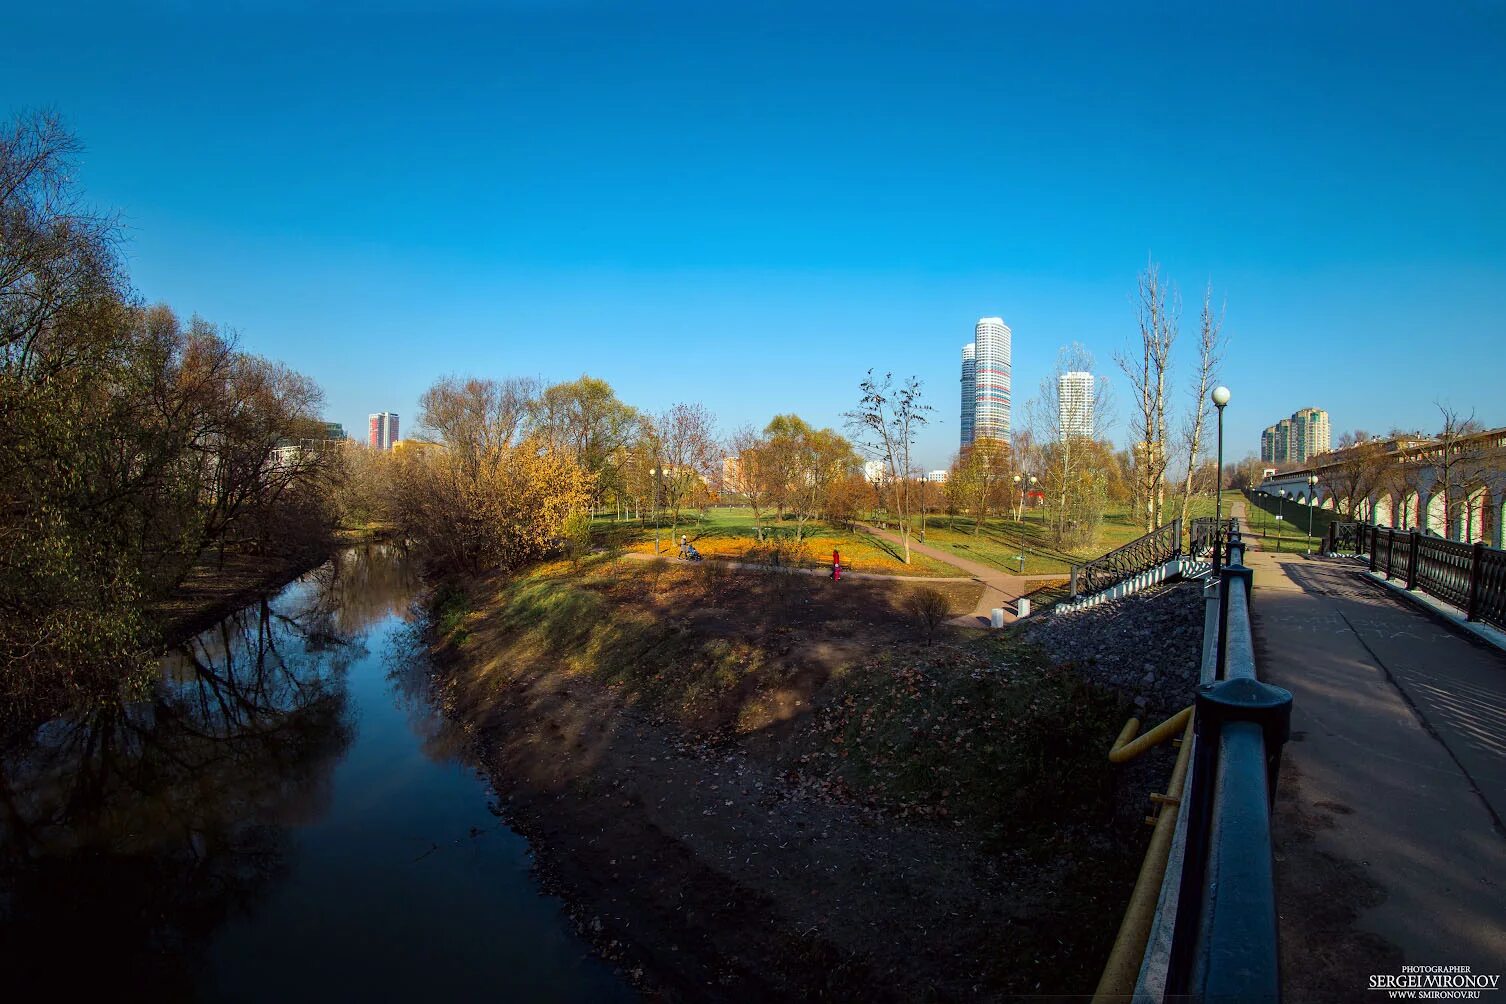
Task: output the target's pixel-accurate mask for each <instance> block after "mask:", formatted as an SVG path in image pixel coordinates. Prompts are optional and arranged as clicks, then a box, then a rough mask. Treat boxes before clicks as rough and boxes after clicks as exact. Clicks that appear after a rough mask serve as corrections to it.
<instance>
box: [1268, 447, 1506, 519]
mask: <svg viewBox="0 0 1506 1004" xmlns="http://www.w3.org/2000/svg"><path fill="white" fill-rule="evenodd" d="M1314 475H1316V476H1317V478H1318V484H1317V486H1316V487H1311V486H1310V485H1309V479H1310V478H1311V477H1312V476H1314ZM1282 489H1285V490H1286V493H1287V498H1289V499H1292V500H1293V501H1295V502H1296V503H1297V504H1299V505H1317V506H1319V507H1320V508H1323V509H1328V510H1331V511H1334V512H1337V513H1338V514H1340V515H1342V516H1346V517H1349V518H1351V519H1355V520H1358V521H1359V522H1362V523H1373V524H1375V525H1377V526H1389V527H1395V528H1396V529H1398V530H1413V529H1417V530H1422V531H1424V532H1426V533H1431V534H1435V535H1437V536H1440V537H1447V538H1449V539H1450V540H1461V541H1465V542H1467V543H1474V542H1476V541H1482V542H1484V543H1485V544H1486V546H1488V547H1495V548H1499V547H1501V546H1502V545H1503V543H1506V541H1503V535H1502V525H1503V523H1506V428H1499V429H1490V430H1487V431H1484V432H1478V433H1471V434H1469V435H1467V436H1459V437H1454V438H1451V439H1449V440H1439V439H1425V438H1402V439H1388V440H1381V441H1372V442H1370V443H1367V444H1362V445H1361V446H1356V447H1350V448H1348V449H1341V450H1334V451H1332V452H1329V453H1323V454H1319V455H1318V456H1316V457H1313V458H1311V459H1310V460H1309V461H1308V462H1307V463H1306V464H1305V465H1303V466H1302V467H1298V468H1293V469H1292V470H1287V471H1280V472H1279V473H1277V474H1274V475H1272V476H1270V477H1267V478H1265V480H1264V481H1262V482H1261V484H1260V485H1258V486H1257V487H1256V490H1257V491H1263V492H1267V493H1269V494H1272V495H1275V494H1276V493H1278V492H1279V491H1281V490H1282Z"/></svg>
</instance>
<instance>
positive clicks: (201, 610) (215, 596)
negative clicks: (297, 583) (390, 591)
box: [147, 525, 393, 649]
mask: <svg viewBox="0 0 1506 1004" xmlns="http://www.w3.org/2000/svg"><path fill="white" fill-rule="evenodd" d="M392 535H393V530H392V529H391V528H388V527H385V526H380V525H376V526H367V527H359V528H347V529H343V530H340V531H338V532H336V533H335V534H334V535H333V536H331V537H330V538H329V539H328V540H327V541H324V542H323V543H321V544H319V545H318V546H314V547H307V548H303V549H300V550H297V551H291V552H283V553H278V554H235V553H232V554H227V555H225V559H224V561H223V563H222V562H220V561H219V560H218V559H217V558H216V557H208V556H206V558H205V560H203V561H201V562H200V563H199V564H197V565H195V566H194V567H193V568H192V569H191V570H190V571H189V573H188V575H187V576H185V577H184V579H183V582H182V583H180V584H179V586H178V588H177V589H175V590H174V591H173V594H172V595H171V596H169V597H167V598H165V599H163V600H160V601H158V602H156V603H153V604H152V605H151V606H150V607H149V608H148V610H147V616H148V619H149V621H150V622H151V623H153V624H156V625H159V628H158V636H157V639H156V641H157V644H158V645H159V646H160V647H161V648H163V649H168V648H172V647H173V646H175V645H179V644H182V643H183V642H184V641H186V640H187V639H189V638H192V637H193V636H194V635H196V634H198V633H199V632H200V631H203V630H205V629H206V628H209V627H212V626H213V625H214V624H215V623H217V622H218V621H220V620H223V619H224V618H225V617H227V616H228V615H230V614H231V613H233V612H234V611H236V610H239V609H240V608H241V607H243V606H245V605H246V604H248V603H252V602H255V601H256V600H258V599H260V598H262V597H263V596H270V595H272V594H273V593H276V592H277V591H278V590H280V589H281V588H282V587H283V586H286V585H287V584H288V583H289V582H292V581H293V580H294V579H296V578H298V577H299V576H301V575H304V574H306V573H308V572H310V571H312V570H314V569H315V568H318V567H319V566H320V565H322V564H324V562H326V561H328V560H329V559H330V556H331V555H333V554H334V553H335V552H336V551H338V550H339V549H341V548H343V547H349V546H351V545H353V544H374V543H381V542H383V541H385V540H388V539H390V538H391V537H392Z"/></svg>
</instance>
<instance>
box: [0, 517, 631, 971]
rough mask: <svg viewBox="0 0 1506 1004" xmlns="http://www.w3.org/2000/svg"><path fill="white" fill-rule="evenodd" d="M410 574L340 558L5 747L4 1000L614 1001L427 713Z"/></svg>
mask: <svg viewBox="0 0 1506 1004" xmlns="http://www.w3.org/2000/svg"><path fill="white" fill-rule="evenodd" d="M417 588H418V587H417V583H416V581H415V577H414V571H413V569H412V567H411V566H410V564H409V562H408V560H407V559H406V558H405V557H404V555H403V554H402V552H401V551H399V550H397V549H395V548H391V547H386V546H381V545H370V546H364V547H357V548H351V549H348V550H345V551H342V552H341V553H340V554H339V555H337V556H336V557H335V559H334V560H332V561H331V562H329V563H328V564H326V565H324V566H323V567H321V568H319V569H318V570H316V571H315V572H313V573H310V574H309V575H307V576H305V577H304V578H302V579H300V580H298V581H296V582H294V583H292V584H290V585H289V586H287V587H286V588H285V589H283V590H282V591H281V592H279V593H278V594H277V595H276V596H274V597H272V598H271V599H270V600H268V601H266V602H262V603H256V604H253V605H251V606H248V607H246V608H244V609H242V610H240V611H237V612H236V613H235V614H234V615H232V616H230V617H227V618H226V619H225V620H224V621H222V622H221V623H220V624H218V625H216V626H215V627H214V628H212V629H210V630H208V631H206V632H204V633H203V634H201V635H199V636H198V637H196V638H194V639H193V640H192V641H191V642H189V643H188V644H187V645H184V646H183V647H182V648H180V649H179V650H177V651H175V652H172V653H169V654H168V656H167V657H166V658H165V659H164V660H163V664H162V675H161V679H160V682H159V683H158V684H157V686H156V687H155V688H154V691H153V693H152V694H151V695H150V697H149V698H147V699H145V700H142V701H139V702H135V703H131V704H129V705H125V706H121V705H118V704H117V705H114V706H107V707H101V708H99V709H97V710H95V711H93V712H91V713H89V714H81V715H78V716H75V717H72V718H69V719H66V720H59V721H55V722H52V723H50V724H49V725H47V726H45V727H44V728H43V729H41V730H40V731H39V732H38V734H37V735H36V737H35V741H34V743H33V744H32V745H31V746H30V747H29V748H27V749H24V750H21V751H18V752H13V753H11V754H10V755H9V756H7V758H6V762H5V764H4V769H3V772H0V783H3V790H0V961H3V963H4V965H3V966H0V992H3V993H5V995H6V996H10V995H11V993H13V992H16V991H18V990H24V989H31V988H41V987H47V986H51V987H53V988H54V989H55V990H61V989H64V988H70V989H74V990H78V989H83V988H110V989H113V990H114V991H116V992H117V993H118V994H122V995H124V996H127V997H135V996H141V995H145V994H148V993H149V994H150V996H152V997H154V998H156V999H162V998H164V997H166V998H176V999H183V998H199V999H211V1000H247V1001H261V1000H278V1001H287V1000H326V1001H327V1000H331V999H362V1000H417V999H429V1000H436V999H437V1000H474V999H488V1000H491V999H503V1000H511V1001H521V1000H549V1001H569V1000H591V1001H602V1000H608V1001H609V1000H628V999H631V998H632V996H633V995H632V993H631V991H630V990H629V989H628V988H627V987H626V986H625V984H624V983H623V982H622V981H621V980H620V979H619V978H618V977H617V975H616V974H615V973H614V971H613V970H611V969H610V968H609V967H608V966H607V965H605V964H604V963H602V962H601V961H600V960H599V959H597V958H596V957H595V956H594V955H593V954H592V953H591V950H590V948H589V947H588V946H587V945H586V944H585V943H584V942H583V941H582V940H581V939H580V938H578V937H577V936H576V935H575V934H574V933H573V931H572V930H571V928H570V925H569V923H568V921H567V919H566V917H565V914H564V907H563V904H562V903H561V902H560V901H559V900H557V899H555V898H553V897H551V896H548V895H544V894H543V893H542V892H541V890H540V889H539V886H538V882H537V880H536V878H535V876H534V874H533V873H532V871H531V868H530V865H531V856H530V851H529V847H528V843H527V841H526V840H525V839H524V838H523V837H521V836H520V835H518V834H517V833H515V832H513V831H512V830H510V829H509V828H508V827H507V825H506V824H505V822H504V821H503V819H502V818H501V817H500V815H499V811H498V807H497V805H496V804H495V798H494V796H493V794H492V792H491V790H490V788H489V787H488V785H487V783H486V781H485V780H484V779H483V778H481V777H480V776H479V775H478V774H477V773H476V771H475V769H474V768H473V767H472V766H471V765H470V764H468V763H467V762H466V757H465V753H464V747H463V744H462V743H461V742H460V741H459V740H458V738H457V737H456V734H455V733H456V730H455V729H454V728H453V727H452V726H451V725H450V724H449V723H447V722H446V721H445V719H443V718H442V717H441V716H440V715H438V714H437V713H436V712H435V711H434V709H433V708H432V707H431V706H430V704H429V701H428V689H427V686H426V678H427V667H426V665H425V661H424V656H423V652H422V648H421V646H420V645H419V644H418V634H417V630H416V628H415V625H414V623H413V619H414V615H413V613H412V612H411V610H410V605H411V603H412V600H413V598H414V596H415V593H416V590H417ZM11 999H26V998H25V997H20V996H15V997H11Z"/></svg>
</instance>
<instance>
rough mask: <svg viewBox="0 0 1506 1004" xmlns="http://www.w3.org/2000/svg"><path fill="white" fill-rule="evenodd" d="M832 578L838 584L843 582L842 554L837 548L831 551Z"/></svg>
mask: <svg viewBox="0 0 1506 1004" xmlns="http://www.w3.org/2000/svg"><path fill="white" fill-rule="evenodd" d="M831 577H832V579H833V580H835V581H837V582H841V581H842V552H841V551H839V550H837V549H836V548H835V547H834V548H832V549H831Z"/></svg>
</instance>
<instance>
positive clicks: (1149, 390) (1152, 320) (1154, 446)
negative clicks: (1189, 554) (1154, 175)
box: [1116, 262, 1181, 533]
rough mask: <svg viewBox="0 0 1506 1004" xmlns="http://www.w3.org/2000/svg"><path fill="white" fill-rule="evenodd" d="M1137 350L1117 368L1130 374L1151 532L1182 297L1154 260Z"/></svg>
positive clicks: (1144, 283) (1146, 280) (1142, 300)
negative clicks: (1167, 392) (1173, 351)
mask: <svg viewBox="0 0 1506 1004" xmlns="http://www.w3.org/2000/svg"><path fill="white" fill-rule="evenodd" d="M1135 313H1136V320H1137V322H1138V325H1139V329H1140V331H1139V333H1140V351H1139V353H1138V354H1131V353H1120V354H1119V355H1118V356H1117V357H1116V359H1117V361H1118V363H1119V368H1120V369H1121V370H1123V371H1124V375H1125V376H1127V377H1128V378H1129V381H1130V387H1131V389H1132V393H1133V395H1134V400H1135V411H1134V413H1133V415H1132V416H1131V421H1130V429H1131V431H1132V432H1133V434H1134V435H1135V437H1136V440H1137V441H1136V442H1135V444H1134V447H1133V449H1134V451H1135V484H1134V505H1135V507H1136V508H1137V509H1138V510H1139V511H1140V512H1141V513H1142V515H1143V516H1144V518H1145V524H1144V525H1145V531H1146V532H1147V533H1149V532H1150V531H1151V530H1154V529H1155V528H1156V527H1157V526H1159V525H1161V520H1162V516H1163V508H1164V506H1165V503H1166V466H1167V460H1168V457H1167V449H1166V382H1167V378H1168V376H1169V374H1170V371H1171V349H1172V346H1173V345H1175V344H1176V340H1177V325H1178V322H1179V319H1180V315H1181V298H1180V297H1179V296H1178V294H1177V291H1176V288H1175V287H1174V286H1172V285H1171V284H1170V283H1169V282H1165V281H1163V280H1162V278H1161V268H1160V266H1159V265H1157V264H1156V263H1155V262H1151V263H1150V264H1149V265H1147V266H1146V268H1145V271H1144V272H1141V273H1140V281H1139V301H1138V303H1137V304H1136V311H1135Z"/></svg>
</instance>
